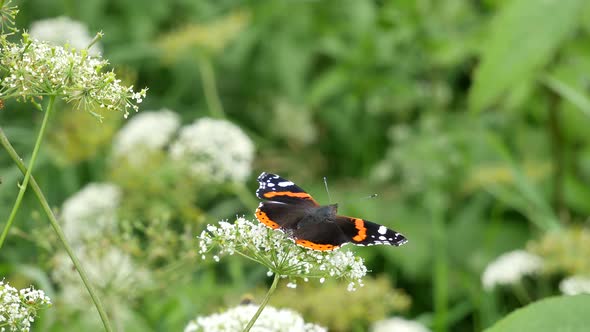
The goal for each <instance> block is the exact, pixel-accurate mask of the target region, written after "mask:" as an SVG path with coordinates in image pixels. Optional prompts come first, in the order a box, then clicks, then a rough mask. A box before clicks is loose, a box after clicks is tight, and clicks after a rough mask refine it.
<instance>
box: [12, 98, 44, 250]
mask: <svg viewBox="0 0 590 332" xmlns="http://www.w3.org/2000/svg"><path fill="white" fill-rule="evenodd" d="M54 102H55V96H51V97H49V103H48V104H47V108H45V115H43V122H42V123H41V129H39V134H37V141H36V142H35V147H34V148H33V155H32V156H31V160H30V161H29V165H28V167H27V172H26V173H25V179H24V180H23V183H22V185H21V186H20V190H19V191H18V195H17V196H16V202H15V203H14V205H13V206H12V211H11V212H10V216H9V217H8V221H7V222H6V225H4V230H3V231H2V235H0V248H2V245H3V244H4V240H5V239H6V236H7V235H8V231H9V230H10V227H11V226H12V223H13V222H14V218H15V217H16V213H17V212H18V209H19V208H20V204H21V202H22V200H23V197H24V196H25V192H26V191H27V186H28V184H29V179H30V178H31V172H32V171H33V166H35V160H37V153H38V152H39V148H40V147H41V142H42V141H43V134H44V133H45V128H46V127H47V122H48V120H49V116H50V115H51V111H53V105H54Z"/></svg>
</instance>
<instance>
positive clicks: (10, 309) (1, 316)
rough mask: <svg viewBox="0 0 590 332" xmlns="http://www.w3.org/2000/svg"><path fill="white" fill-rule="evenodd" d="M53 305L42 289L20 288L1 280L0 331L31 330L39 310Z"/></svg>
mask: <svg viewBox="0 0 590 332" xmlns="http://www.w3.org/2000/svg"><path fill="white" fill-rule="evenodd" d="M48 305H51V300H50V299H49V297H47V296H46V295H45V292H43V291H42V290H36V289H34V288H33V287H29V288H24V289H21V290H18V289H16V288H14V287H12V286H10V285H9V284H8V283H6V282H4V280H0V331H30V328H31V323H32V322H34V321H35V316H36V315H37V311H38V310H39V309H41V308H43V307H45V306H48Z"/></svg>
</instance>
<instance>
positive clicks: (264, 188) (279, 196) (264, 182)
mask: <svg viewBox="0 0 590 332" xmlns="http://www.w3.org/2000/svg"><path fill="white" fill-rule="evenodd" d="M256 196H258V198H260V199H266V200H270V201H276V202H281V203H286V204H295V205H305V206H319V204H318V203H317V202H316V201H315V200H314V199H313V197H311V195H310V194H308V193H307V192H305V190H303V189H301V188H300V187H298V186H297V185H296V184H295V183H293V182H291V181H289V180H286V179H284V178H282V177H280V176H278V175H276V174H271V173H266V172H263V173H262V174H260V176H258V190H256Z"/></svg>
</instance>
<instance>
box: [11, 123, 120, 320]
mask: <svg viewBox="0 0 590 332" xmlns="http://www.w3.org/2000/svg"><path fill="white" fill-rule="evenodd" d="M0 144H2V146H3V147H4V149H6V151H7V152H8V154H9V155H10V157H11V158H12V160H13V161H14V163H15V164H16V166H18V168H19V169H20V170H21V172H22V173H23V174H30V169H27V168H26V167H25V164H23V162H22V161H21V159H20V157H19V155H18V154H17V153H16V151H15V150H14V148H13V147H12V145H11V144H10V141H8V138H7V137H6V135H5V134H4V131H3V130H2V128H0ZM29 177H30V182H31V188H32V189H33V192H34V193H35V196H37V199H38V200H39V203H41V206H42V207H43V211H45V214H46V215H47V218H49V222H50V223H51V226H52V227H53V230H54V231H55V233H56V234H57V237H58V238H59V240H60V241H61V243H62V244H63V246H64V248H65V250H66V252H67V253H68V255H69V256H70V259H71V260H72V263H74V266H75V267H76V270H78V274H80V278H81V279H82V282H83V283H84V286H85V287H86V289H87V290H88V293H89V294H90V297H91V298H92V302H94V306H95V307H96V310H98V314H99V315H100V319H101V320H102V324H103V325H104V329H105V331H107V332H111V331H113V329H112V327H111V323H110V322H109V318H108V316H107V314H106V311H105V310H104V307H103V306H102V303H101V302H100V299H99V298H98V296H97V295H96V291H95V290H94V288H93V287H92V284H91V283H90V281H89V280H88V276H87V274H86V271H85V270H84V268H83V267H82V264H80V261H79V260H78V258H77V257H76V255H75V254H74V251H73V250H72V248H71V247H70V245H69V243H68V242H67V241H66V237H65V235H64V233H63V231H62V230H61V227H60V226H59V223H58V222H57V218H55V215H54V214H53V211H51V207H50V206H49V203H48V202H47V199H45V196H44V195H43V192H42V191H41V188H40V187H39V185H38V184H37V181H35V178H34V177H33V176H31V175H29Z"/></svg>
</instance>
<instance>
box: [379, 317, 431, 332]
mask: <svg viewBox="0 0 590 332" xmlns="http://www.w3.org/2000/svg"><path fill="white" fill-rule="evenodd" d="M371 331H372V332H392V331H393V332H430V330H429V329H428V328H427V327H426V326H424V325H422V324H421V323H419V322H417V321H413V320H407V319H404V318H401V317H393V318H389V319H385V320H381V321H378V322H376V323H375V324H373V327H372V329H371Z"/></svg>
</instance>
